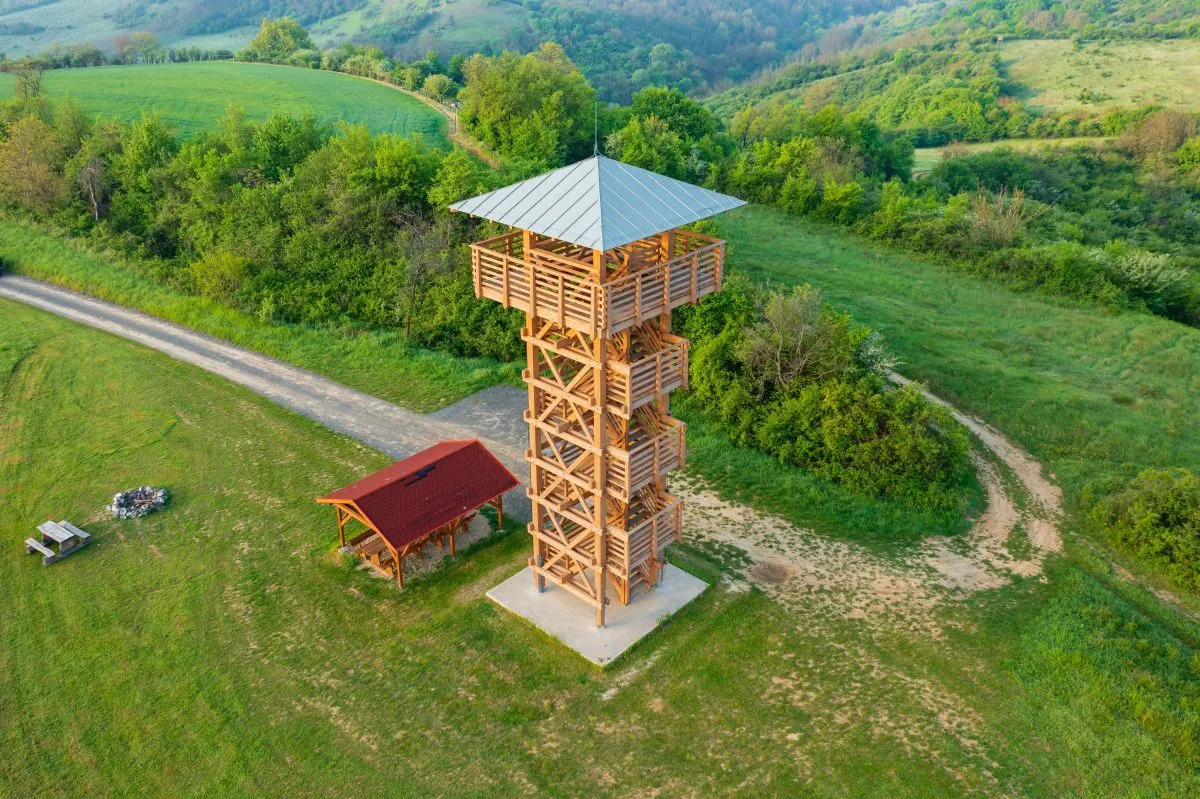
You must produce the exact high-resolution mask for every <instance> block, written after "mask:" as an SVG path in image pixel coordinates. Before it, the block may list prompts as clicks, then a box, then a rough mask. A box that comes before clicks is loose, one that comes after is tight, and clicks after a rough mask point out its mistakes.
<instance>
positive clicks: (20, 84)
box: [6, 58, 47, 103]
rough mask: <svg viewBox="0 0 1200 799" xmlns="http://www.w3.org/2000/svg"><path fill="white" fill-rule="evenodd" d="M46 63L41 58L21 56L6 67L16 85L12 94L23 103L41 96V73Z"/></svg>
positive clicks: (44, 69)
mask: <svg viewBox="0 0 1200 799" xmlns="http://www.w3.org/2000/svg"><path fill="white" fill-rule="evenodd" d="M46 67H47V64H46V62H45V61H42V60H41V59H34V58H23V59H21V60H20V61H18V62H16V63H15V64H12V65H11V66H8V67H7V68H6V69H7V71H8V72H11V73H12V74H13V77H14V78H15V79H16V85H15V86H14V87H13V94H14V95H15V96H16V97H17V99H19V100H20V101H21V102H23V103H28V102H30V101H31V100H36V99H37V98H39V97H41V96H42V74H43V73H44V72H45V71H46Z"/></svg>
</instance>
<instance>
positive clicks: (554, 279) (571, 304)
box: [471, 232, 724, 336]
mask: <svg viewBox="0 0 1200 799" xmlns="http://www.w3.org/2000/svg"><path fill="white" fill-rule="evenodd" d="M693 245H694V248H693V249H688V247H691V246H693ZM675 251H676V252H677V253H678V254H677V255H676V256H675V257H674V258H672V259H671V260H669V261H665V262H663V263H661V264H655V265H654V266H651V267H649V268H648V269H644V270H641V271H638V272H635V273H634V274H632V275H628V276H626V277H623V278H618V279H617V280H614V281H612V282H608V283H597V282H595V280H594V277H592V276H591V275H589V274H586V273H585V272H584V270H583V265H582V264H581V262H578V261H574V260H571V259H570V258H567V257H564V256H558V255H555V254H553V253H550V252H549V251H543V250H538V251H537V253H536V254H528V255H531V256H532V259H533V260H529V259H528V257H523V256H526V255H527V254H525V253H522V245H521V244H520V242H519V232H518V233H516V234H512V233H510V234H507V235H505V236H499V237H497V238H494V239H488V240H487V241H483V242H479V243H478V244H473V245H471V253H472V271H473V273H474V278H475V294H476V296H478V297H486V298H487V299H491V300H495V301H496V302H499V303H500V304H502V305H503V306H504V307H506V308H518V309H520V310H523V311H525V312H526V313H532V314H534V315H536V316H538V317H540V318H542V319H548V320H551V321H554V322H557V323H559V324H562V325H565V326H567V327H571V328H573V329H575V330H579V331H581V332H584V333H587V334H589V335H592V336H610V335H612V334H614V333H619V332H620V331H622V330H625V329H627V328H629V327H632V326H634V325H636V324H640V323H642V322H644V321H646V320H648V319H653V318H655V317H657V316H659V315H660V314H663V313H666V312H668V311H670V310H672V309H673V308H677V307H679V306H680V305H684V304H686V303H691V302H696V301H698V300H699V299H700V298H701V297H703V296H705V295H706V294H711V293H712V292H714V291H718V290H720V288H721V279H722V268H723V263H724V244H723V243H722V242H720V241H717V240H715V239H709V238H708V237H703V236H699V234H686V235H682V234H681V239H680V240H677V241H676V245H675ZM518 253H519V255H518Z"/></svg>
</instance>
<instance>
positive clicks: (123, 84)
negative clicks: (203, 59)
mask: <svg viewBox="0 0 1200 799" xmlns="http://www.w3.org/2000/svg"><path fill="white" fill-rule="evenodd" d="M43 80H44V88H45V91H46V94H47V95H48V96H49V97H51V98H53V99H60V98H68V97H69V98H73V99H75V100H77V101H79V102H80V103H81V104H82V105H83V107H84V109H85V110H86V111H88V112H90V113H92V114H96V115H101V116H115V117H120V118H122V119H135V118H137V117H139V116H141V115H142V114H143V113H148V112H155V113H161V114H162V115H163V118H164V119H165V120H166V121H167V123H168V124H170V125H172V126H174V127H176V128H178V129H179V131H180V132H181V133H183V134H184V135H188V134H192V133H196V132H198V131H200V130H205V129H208V128H211V127H212V126H213V125H214V124H216V122H217V121H218V120H219V119H220V118H221V117H222V116H224V115H225V112H226V111H227V109H228V108H229V107H230V106H235V107H238V108H241V109H242V110H244V111H245V112H246V116H247V117H248V118H249V119H252V120H262V119H266V118H267V117H268V116H270V115H271V114H272V113H274V112H276V111H282V112H285V113H288V114H291V115H293V116H298V115H303V114H309V113H311V114H313V115H315V116H317V117H318V118H320V119H323V120H325V121H328V122H336V121H339V120H346V121H347V122H352V123H361V124H364V125H366V126H367V127H368V128H370V129H371V130H372V131H373V132H376V133H383V132H390V133H398V134H401V135H407V134H410V133H420V134H421V135H422V136H423V137H424V138H425V139H426V140H428V141H430V142H434V143H437V144H439V145H441V146H444V147H449V140H448V139H447V138H446V136H447V130H446V127H447V126H446V120H445V118H444V117H443V116H442V115H441V114H439V113H438V112H437V111H435V110H433V109H432V108H430V107H429V106H427V105H425V104H424V103H422V102H421V101H419V100H417V99H415V98H413V97H410V96H408V95H406V94H404V93H402V92H399V91H396V90H395V89H392V88H390V87H387V86H383V85H381V84H377V83H373V82H371V81H367V80H363V79H361V78H355V77H351V76H349V75H343V74H341V73H337V72H325V71H320V70H307V69H297V68H295V67H277V66H270V65H267V64H240V63H233V62H223V61H214V62H207V63H195V64H151V65H142V66H124V67H94V68H89V69H64V70H54V71H51V72H48V73H46V76H45V78H44V79H43ZM11 83H12V78H11V76H9V75H4V74H0V96H7V95H8V94H9V93H10V92H11V88H10V87H11Z"/></svg>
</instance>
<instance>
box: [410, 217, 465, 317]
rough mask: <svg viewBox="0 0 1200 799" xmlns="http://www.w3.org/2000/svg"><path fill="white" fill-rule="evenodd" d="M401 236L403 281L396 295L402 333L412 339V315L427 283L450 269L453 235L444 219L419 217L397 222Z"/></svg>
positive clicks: (452, 266)
mask: <svg viewBox="0 0 1200 799" xmlns="http://www.w3.org/2000/svg"><path fill="white" fill-rule="evenodd" d="M400 227H401V232H402V235H403V238H404V246H403V252H404V266H405V268H404V282H403V284H402V285H401V287H400V292H399V294H398V296H397V299H398V300H399V305H400V310H401V314H402V315H403V318H404V336H405V338H412V323H413V317H414V316H415V315H416V312H417V310H418V305H419V304H420V299H421V297H422V296H423V295H424V294H425V290H426V289H427V287H428V284H429V283H430V282H431V281H432V280H434V279H435V278H437V277H439V276H442V275H446V274H449V273H450V271H451V270H452V269H453V268H454V261H453V259H452V257H451V253H452V247H451V245H452V243H453V235H452V231H451V229H450V225H449V224H448V221H447V220H446V219H444V218H442V219H439V220H438V221H437V222H434V223H431V222H430V221H429V220H427V219H424V218H422V217H420V216H415V217H411V218H409V219H406V220H404V221H403V222H401V225H400Z"/></svg>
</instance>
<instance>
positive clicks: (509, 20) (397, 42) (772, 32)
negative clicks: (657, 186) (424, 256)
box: [0, 0, 924, 100]
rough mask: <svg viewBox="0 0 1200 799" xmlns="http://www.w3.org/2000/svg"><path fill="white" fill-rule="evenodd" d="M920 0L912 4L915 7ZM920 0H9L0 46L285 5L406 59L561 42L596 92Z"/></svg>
mask: <svg viewBox="0 0 1200 799" xmlns="http://www.w3.org/2000/svg"><path fill="white" fill-rule="evenodd" d="M922 3H924V0H920V2H917V3H916V4H917V5H921V4H922ZM911 4H913V0H851V1H850V2H839V1H838V0H757V2H750V0H672V2H667V0H637V1H631V0H564V1H563V2H554V3H551V2H547V1H546V0H525V2H519V3H518V2H512V1H511V0H48V2H47V0H4V1H3V2H0V53H7V54H8V55H9V56H21V55H25V54H31V53H38V52H41V51H42V50H44V49H45V48H47V47H49V46H50V45H51V44H52V43H54V42H59V43H62V44H63V45H69V44H73V43H78V42H90V43H92V44H94V45H96V46H99V47H101V48H109V47H110V46H111V44H112V40H113V37H114V36H116V35H117V34H119V33H129V32H131V31H137V30H148V31H150V32H152V33H154V34H155V35H157V36H158V38H159V39H160V40H161V41H162V42H163V43H165V44H169V45H188V46H191V45H196V46H201V47H208V48H216V47H222V48H230V49H237V48H240V47H242V46H244V45H245V44H246V43H247V42H248V41H249V40H250V37H251V36H252V35H253V30H254V28H256V27H257V26H258V24H259V22H260V21H261V19H262V18H263V17H264V16H279V15H283V14H288V15H290V16H292V17H294V18H295V19H297V20H298V21H299V22H301V23H302V24H304V25H306V26H308V27H309V28H310V29H311V31H312V33H313V37H314V40H315V41H316V43H317V44H318V45H320V46H322V47H324V46H330V45H336V44H338V43H341V42H345V41H354V42H359V43H367V44H374V45H378V46H379V47H381V48H382V49H383V50H384V52H385V53H387V54H388V55H391V56H395V57H398V58H403V59H405V60H412V59H414V58H419V57H421V56H423V55H424V54H425V52H426V51H427V50H429V49H435V50H438V51H439V52H441V53H442V54H443V55H444V56H448V55H451V54H453V53H466V54H470V53H474V52H479V51H482V52H496V51H499V50H502V49H506V48H507V49H518V50H528V49H532V48H533V47H535V46H536V45H537V44H539V43H540V42H543V41H556V42H558V43H560V44H562V45H563V46H564V47H565V48H566V50H567V52H568V53H569V54H570V55H571V57H572V58H573V59H574V60H575V61H576V62H577V63H578V64H579V65H580V66H581V68H582V69H583V70H584V72H585V73H586V74H587V75H588V77H589V78H590V79H591V80H592V81H593V83H595V84H596V86H597V88H599V89H600V90H601V92H602V93H603V94H604V95H605V96H607V97H609V98H610V99H614V100H621V99H627V98H628V96H629V93H630V92H631V91H632V90H635V89H636V88H639V87H640V86H643V85H651V84H653V85H660V84H664V83H670V84H671V85H674V86H677V87H679V88H682V89H685V90H696V89H701V88H707V87H716V86H723V85H728V84H730V83H732V82H736V81H739V80H744V79H746V78H749V77H750V76H751V75H752V74H753V73H754V72H755V71H756V70H759V69H762V68H764V67H768V66H771V65H773V64H776V63H779V62H781V61H784V60H786V59H788V58H789V57H792V56H794V55H795V54H797V53H799V52H800V51H801V50H802V49H803V48H804V47H806V46H809V45H811V44H812V43H814V42H815V41H817V40H818V39H820V38H821V37H822V36H823V35H825V33H826V32H828V31H830V30H832V29H834V28H835V27H837V26H839V25H843V24H856V23H854V20H856V19H858V18H860V17H862V16H864V15H870V14H873V13H875V12H879V11H886V10H890V9H894V8H898V7H905V6H908V5H911Z"/></svg>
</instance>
